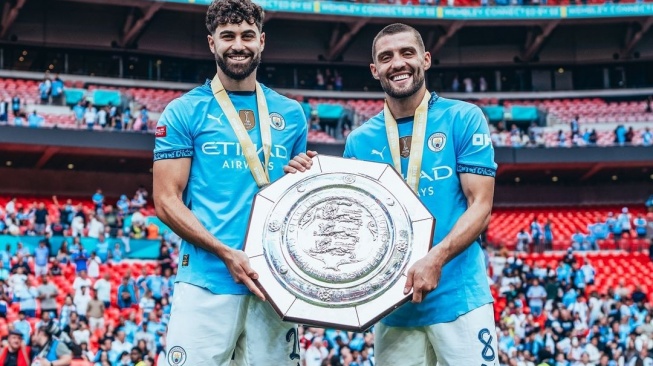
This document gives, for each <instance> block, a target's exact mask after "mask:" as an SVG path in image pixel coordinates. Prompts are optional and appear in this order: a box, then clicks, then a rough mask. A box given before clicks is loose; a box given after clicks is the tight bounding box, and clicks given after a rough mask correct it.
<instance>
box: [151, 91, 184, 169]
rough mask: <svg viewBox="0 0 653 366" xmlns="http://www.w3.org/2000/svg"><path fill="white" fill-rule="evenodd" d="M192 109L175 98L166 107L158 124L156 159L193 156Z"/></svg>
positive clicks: (155, 140) (155, 143)
mask: <svg viewBox="0 0 653 366" xmlns="http://www.w3.org/2000/svg"><path fill="white" fill-rule="evenodd" d="M189 115H190V111H187V110H186V108H185V106H184V104H183V102H182V101H181V100H179V99H175V100H174V101H172V102H171V103H170V104H168V106H167V107H166V108H165V110H164V111H163V113H162V114H161V117H160V118H159V121H158V123H157V125H156V132H155V138H154V161H157V160H163V159H179V158H190V157H192V156H193V136H192V134H191V131H190V125H189Z"/></svg>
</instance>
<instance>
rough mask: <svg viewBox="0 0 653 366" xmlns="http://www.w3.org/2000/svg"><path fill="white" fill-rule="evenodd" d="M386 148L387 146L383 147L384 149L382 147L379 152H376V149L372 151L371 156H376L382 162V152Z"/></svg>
mask: <svg viewBox="0 0 653 366" xmlns="http://www.w3.org/2000/svg"><path fill="white" fill-rule="evenodd" d="M386 147H387V146H384V147H383V150H381V151H379V150H376V149H372V155H378V156H380V157H381V160H383V152H384V151H385V148H386Z"/></svg>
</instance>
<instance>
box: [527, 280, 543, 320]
mask: <svg viewBox="0 0 653 366" xmlns="http://www.w3.org/2000/svg"><path fill="white" fill-rule="evenodd" d="M546 297H547V293H546V290H545V289H544V287H542V285H540V281H539V280H538V279H537V278H535V279H533V281H532V286H531V287H530V288H529V289H528V291H527V293H526V298H528V306H529V307H530V309H531V314H533V316H536V317H537V316H540V314H541V313H542V308H543V307H544V300H546Z"/></svg>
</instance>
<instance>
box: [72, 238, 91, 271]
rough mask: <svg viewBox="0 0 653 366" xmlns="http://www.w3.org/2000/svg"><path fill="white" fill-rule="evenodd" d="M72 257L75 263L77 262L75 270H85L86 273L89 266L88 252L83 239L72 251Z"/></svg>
mask: <svg viewBox="0 0 653 366" xmlns="http://www.w3.org/2000/svg"><path fill="white" fill-rule="evenodd" d="M71 259H72V261H73V263H75V270H76V271H77V273H80V274H81V272H84V274H86V270H87V268H88V266H87V262H88V252H87V251H86V249H84V247H83V246H82V243H81V241H80V242H78V243H77V246H75V247H74V251H73V252H72V253H71Z"/></svg>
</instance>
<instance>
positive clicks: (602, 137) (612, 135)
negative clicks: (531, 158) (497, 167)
mask: <svg viewBox="0 0 653 366" xmlns="http://www.w3.org/2000/svg"><path fill="white" fill-rule="evenodd" d="M570 125H571V128H570V129H569V130H563V129H558V130H557V131H555V127H554V128H553V129H552V128H546V127H542V126H539V125H537V124H536V123H531V125H530V126H529V127H528V129H526V130H524V129H522V128H520V127H519V126H518V125H517V124H515V123H512V124H511V125H510V129H508V128H506V126H505V122H503V121H502V122H499V123H497V124H496V125H494V124H492V125H490V137H491V139H492V144H493V145H494V146H497V147H505V146H511V147H515V148H520V147H578V146H651V145H653V133H652V132H651V128H650V127H649V126H646V127H636V128H637V129H635V128H633V127H632V126H629V127H628V128H626V126H624V125H623V124H619V125H617V127H616V128H615V129H614V130H598V131H597V129H596V128H591V129H590V128H584V129H583V131H582V132H581V131H580V128H579V125H578V121H577V119H574V120H572V122H571V123H570Z"/></svg>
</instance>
